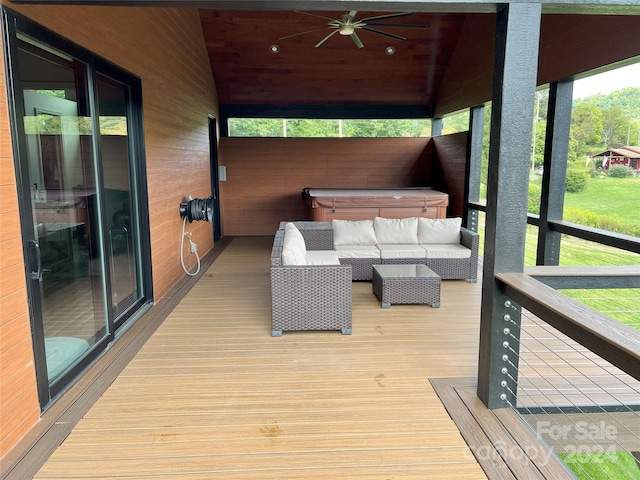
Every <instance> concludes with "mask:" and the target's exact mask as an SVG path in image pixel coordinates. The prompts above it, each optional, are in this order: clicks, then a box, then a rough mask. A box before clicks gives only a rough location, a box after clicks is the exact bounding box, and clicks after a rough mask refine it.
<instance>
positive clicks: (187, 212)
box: [180, 195, 213, 223]
mask: <svg viewBox="0 0 640 480" xmlns="http://www.w3.org/2000/svg"><path fill="white" fill-rule="evenodd" d="M185 217H186V218H187V220H189V223H191V222H194V221H201V220H204V221H207V222H209V223H211V222H212V221H213V197H207V198H191V195H189V198H187V200H186V201H184V202H182V203H181V204H180V218H185Z"/></svg>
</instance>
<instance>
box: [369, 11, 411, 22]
mask: <svg viewBox="0 0 640 480" xmlns="http://www.w3.org/2000/svg"><path fill="white" fill-rule="evenodd" d="M408 15H413V12H401V13H389V14H388V15H377V16H375V17H367V18H361V19H360V21H361V22H366V21H367V20H380V19H381V18H394V17H406V16H408Z"/></svg>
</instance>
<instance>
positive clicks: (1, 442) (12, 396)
mask: <svg viewBox="0 0 640 480" xmlns="http://www.w3.org/2000/svg"><path fill="white" fill-rule="evenodd" d="M5 75H6V74H5V68H4V62H3V64H2V65H1V66H0V426H1V427H0V463H1V459H2V457H4V455H5V454H6V453H7V452H8V451H9V450H10V449H11V448H12V447H13V446H14V445H15V444H16V443H17V441H18V440H20V439H21V438H22V437H23V436H24V435H25V434H26V433H27V432H28V430H29V429H30V428H31V427H32V426H33V425H34V424H35V423H36V422H37V421H38V418H39V413H40V406H39V404H38V395H37V391H36V388H35V370H34V367H33V352H32V349H31V328H30V322H29V309H28V305H27V301H26V297H27V293H26V279H25V274H24V259H23V254H22V237H21V234H20V219H19V213H18V196H17V191H16V178H15V167H14V161H13V149H12V146H11V134H10V132H9V107H8V104H7V95H6V83H5V78H6V77H5Z"/></svg>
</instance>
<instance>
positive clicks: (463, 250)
mask: <svg viewBox="0 0 640 480" xmlns="http://www.w3.org/2000/svg"><path fill="white" fill-rule="evenodd" d="M421 246H422V248H424V249H425V252H426V258H471V250H470V249H468V248H467V247H465V246H464V245H460V244H459V243H444V244H443V243H440V244H438V243H431V244H429V245H421Z"/></svg>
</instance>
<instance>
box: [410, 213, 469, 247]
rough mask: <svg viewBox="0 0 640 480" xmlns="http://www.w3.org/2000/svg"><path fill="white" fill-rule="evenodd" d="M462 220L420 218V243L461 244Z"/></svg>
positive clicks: (457, 218) (458, 218)
mask: <svg viewBox="0 0 640 480" xmlns="http://www.w3.org/2000/svg"><path fill="white" fill-rule="evenodd" d="M461 226H462V218H460V217H455V218H419V219H418V243H421V244H423V243H460V227H461Z"/></svg>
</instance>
